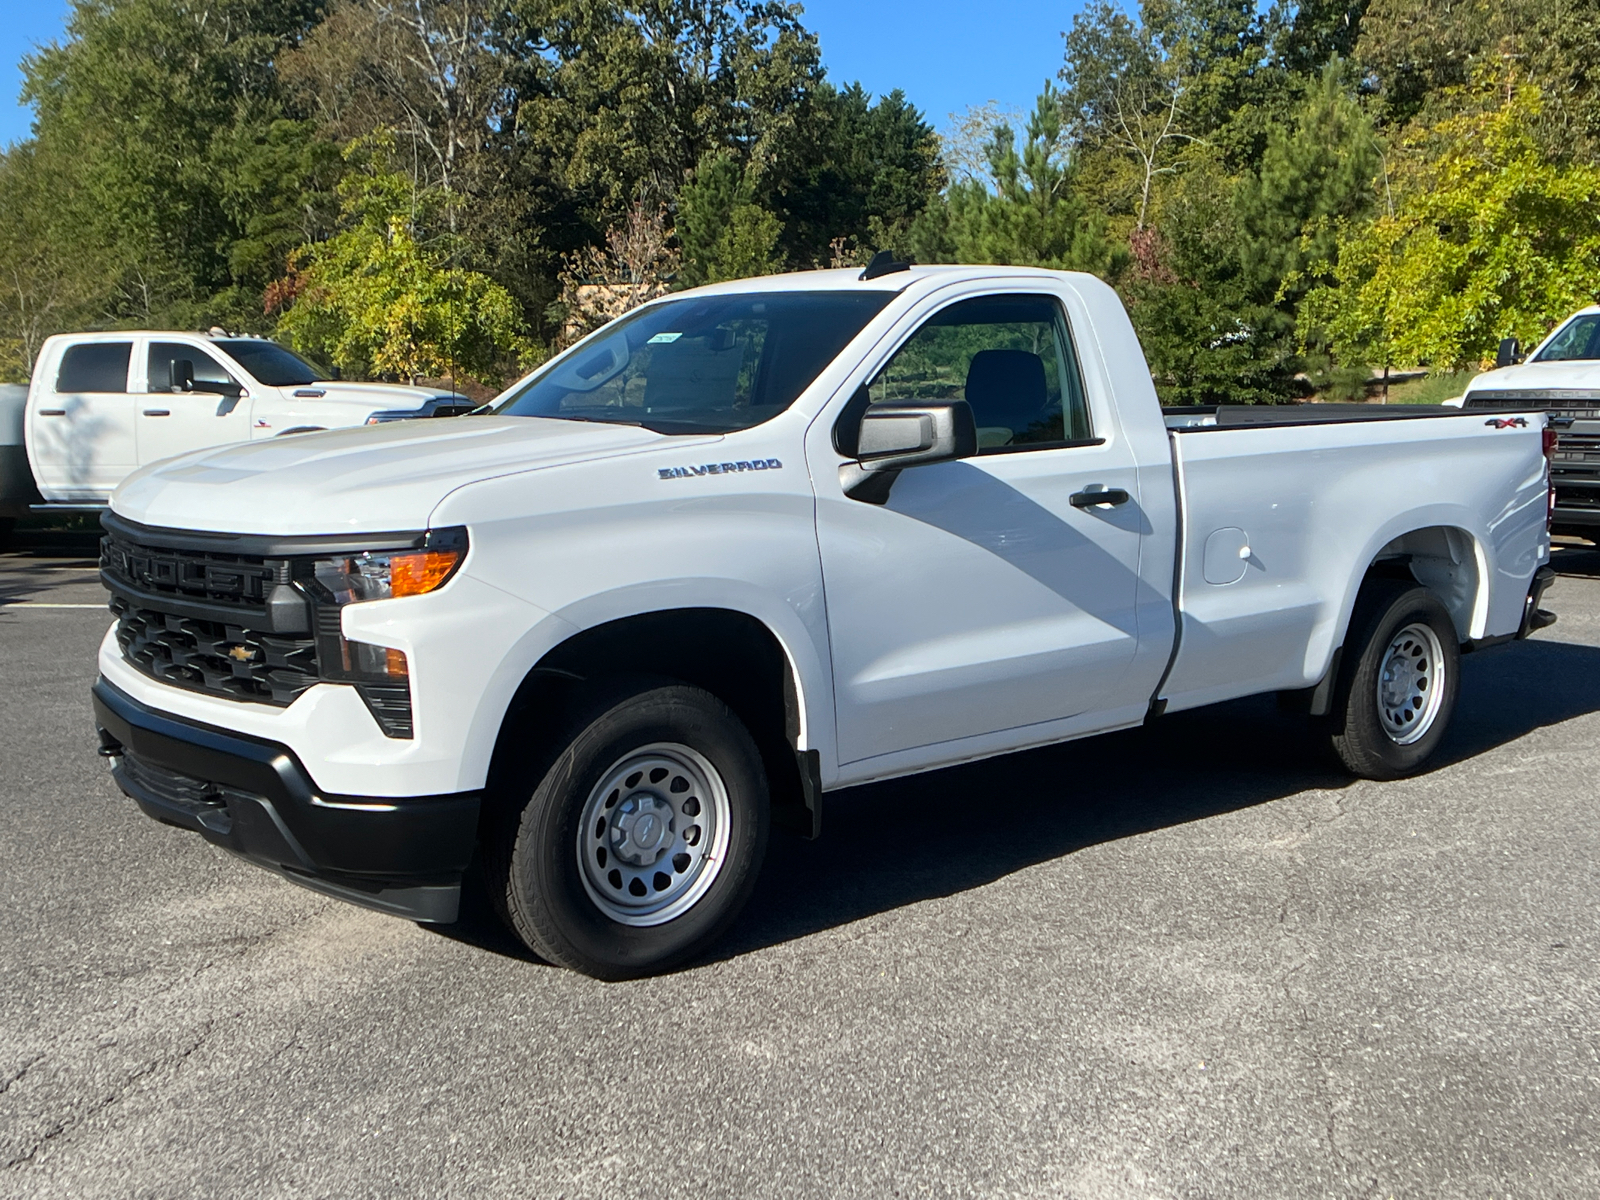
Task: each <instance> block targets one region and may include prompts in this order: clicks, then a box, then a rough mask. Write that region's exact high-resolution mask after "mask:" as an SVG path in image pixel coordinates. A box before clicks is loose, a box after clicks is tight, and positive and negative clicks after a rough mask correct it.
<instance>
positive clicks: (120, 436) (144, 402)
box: [25, 332, 473, 505]
mask: <svg viewBox="0 0 1600 1200" xmlns="http://www.w3.org/2000/svg"><path fill="white" fill-rule="evenodd" d="M323 374H325V372H322V371H319V370H317V369H316V368H315V367H313V366H312V365H311V364H310V363H308V362H306V360H305V359H303V358H301V357H300V356H299V355H297V354H295V353H294V352H293V351H291V350H288V349H286V348H285V347H283V346H280V345H278V344H277V343H275V342H271V341H268V340H266V339H265V338H254V337H228V336H213V335H207V334H196V333H179V332H127V333H124V332H116V333H90V334H73V335H58V336H56V337H52V338H50V339H48V340H47V341H46V342H45V344H44V345H43V346H42V347H41V348H40V351H39V359H38V362H37V364H36V365H35V368H34V372H33V381H32V384H31V385H30V387H29V391H28V404H27V414H26V425H25V436H26V444H27V451H28V462H29V466H30V469H31V471H32V473H33V477H34V481H35V483H36V484H37V487H38V490H39V493H40V494H41V495H42V496H43V498H44V500H45V501H46V502H48V503H54V504H67V505H101V504H104V503H105V502H106V501H107V499H108V498H109V497H110V495H111V492H112V490H113V489H115V488H116V486H117V485H118V484H119V483H121V482H122V480H123V479H124V478H126V477H127V476H128V475H129V474H131V473H132V472H133V471H135V470H137V469H138V468H139V467H141V466H144V465H146V464H148V463H153V462H158V461H160V460H161V459H165V458H172V457H174V456H175V455H179V454H187V453H190V452H191V451H195V450H205V449H209V448H211V447H214V446H222V445H227V444H229V443H233V442H248V441H253V440H256V439H259V438H270V437H277V436H279V435H281V434H285V433H303V432H309V431H313V430H321V429H337V428H344V427H347V426H352V425H366V424H378V423H382V422H386V421H392V420H400V419H404V418H410V417H425V416H454V415H458V414H460V413H464V412H468V411H470V410H471V408H472V407H473V403H472V401H470V400H469V399H467V398H466V397H465V396H460V395H457V394H455V393H453V392H450V391H448V390H446V391H440V390H437V389H433V388H420V387H411V386H406V385H396V384H381V383H347V382H343V381H339V380H325V379H322V378H320V377H321V376H322V375H323Z"/></svg>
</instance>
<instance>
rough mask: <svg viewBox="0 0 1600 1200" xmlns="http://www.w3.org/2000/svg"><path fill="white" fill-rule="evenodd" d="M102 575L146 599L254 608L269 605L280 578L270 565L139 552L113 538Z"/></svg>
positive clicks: (103, 548)
mask: <svg viewBox="0 0 1600 1200" xmlns="http://www.w3.org/2000/svg"><path fill="white" fill-rule="evenodd" d="M100 570H101V571H103V572H104V573H105V574H106V575H107V577H108V578H109V580H110V581H111V582H115V583H121V584H123V585H125V586H126V587H127V588H130V589H132V590H135V591H138V592H143V593H145V594H147V595H151V596H170V597H172V598H174V599H182V600H192V601H197V602H199V603H202V604H213V605H215V604H222V605H237V606H240V607H246V606H248V607H251V608H259V607H261V606H262V605H264V604H266V601H267V594H268V593H269V592H270V591H271V590H272V585H273V583H274V582H275V581H276V579H277V575H278V571H277V568H276V567H275V566H274V565H273V564H271V563H269V562H267V561H266V560H265V559H260V558H247V557H245V556H243V555H238V554H212V553H208V552H203V551H196V550H168V549H166V548H164V547H155V546H140V545H136V544H134V543H132V542H127V541H124V540H123V539H121V538H119V537H116V536H114V535H112V536H107V537H105V538H103V539H101V542H100Z"/></svg>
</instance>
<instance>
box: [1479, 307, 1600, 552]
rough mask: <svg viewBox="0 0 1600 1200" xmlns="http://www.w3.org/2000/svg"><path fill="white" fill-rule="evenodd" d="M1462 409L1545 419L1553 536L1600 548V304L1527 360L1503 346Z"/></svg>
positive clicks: (1509, 342) (1512, 344) (1513, 345)
mask: <svg viewBox="0 0 1600 1200" xmlns="http://www.w3.org/2000/svg"><path fill="white" fill-rule="evenodd" d="M1461 407H1462V408H1463V409H1464V410H1493V411H1523V412H1541V413H1545V414H1546V415H1547V417H1548V419H1549V421H1550V426H1551V428H1553V429H1554V430H1555V432H1556V439H1557V440H1556V446H1555V451H1554V454H1553V457H1552V462H1551V473H1552V477H1553V482H1554V485H1555V499H1554V505H1555V508H1554V512H1553V515H1552V518H1551V526H1550V528H1551V532H1553V533H1559V534H1566V535H1568V536H1573V537H1582V538H1587V539H1588V540H1589V541H1591V542H1600V305H1591V306H1589V307H1588V308H1582V309H1579V310H1578V311H1577V312H1575V313H1573V314H1572V316H1570V317H1568V318H1567V319H1566V320H1565V321H1563V322H1562V323H1561V324H1560V325H1558V326H1557V327H1556V328H1555V329H1554V330H1553V331H1551V333H1550V336H1549V337H1547V338H1545V339H1544V341H1542V342H1540V343H1539V344H1538V345H1537V346H1535V347H1534V348H1533V350H1532V351H1530V352H1529V353H1528V354H1527V355H1526V356H1525V357H1524V355H1523V353H1522V348H1521V347H1520V346H1518V345H1517V341H1516V339H1515V338H1507V339H1506V340H1505V341H1503V342H1501V343H1500V352H1499V354H1498V355H1497V356H1496V358H1495V369H1494V370H1492V371H1486V372H1484V373H1483V374H1482V375H1479V376H1478V377H1477V378H1475V379H1474V380H1473V381H1472V382H1471V383H1470V384H1468V385H1467V390H1466V394H1465V395H1464V396H1463V398H1462V403H1461Z"/></svg>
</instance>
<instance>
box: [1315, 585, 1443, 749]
mask: <svg viewBox="0 0 1600 1200" xmlns="http://www.w3.org/2000/svg"><path fill="white" fill-rule="evenodd" d="M1350 633H1351V637H1350V639H1349V640H1348V641H1347V643H1346V645H1347V646H1349V647H1351V648H1352V649H1354V648H1356V647H1359V648H1360V650H1359V654H1358V655H1357V656H1356V658H1355V659H1354V661H1353V663H1351V664H1350V665H1349V667H1348V672H1347V674H1346V678H1345V680H1344V681H1343V682H1344V687H1343V688H1341V693H1342V703H1341V704H1340V705H1338V706H1337V707H1336V708H1335V711H1334V712H1333V713H1332V717H1333V726H1334V729H1333V748H1334V751H1335V752H1336V753H1337V754H1338V756H1339V758H1340V759H1341V760H1342V761H1343V763H1344V765H1345V766H1346V767H1348V768H1349V769H1350V771H1351V772H1353V773H1354V774H1356V775H1359V776H1361V777H1363V778H1365V779H1398V778H1400V777H1401V776H1404V775H1410V774H1413V773H1415V772H1416V771H1419V770H1421V769H1422V766H1423V764H1424V763H1425V762H1426V761H1427V760H1428V758H1429V757H1430V756H1431V755H1432V754H1433V752H1434V750H1435V749H1437V748H1438V745H1439V743H1440V741H1442V740H1443V738H1444V734H1445V730H1446V728H1447V727H1448V726H1449V724H1450V716H1451V714H1452V713H1453V712H1454V711H1455V704H1456V692H1457V690H1458V689H1459V686H1460V667H1461V647H1460V642H1459V640H1458V639H1457V636H1456V628H1455V623H1454V622H1453V621H1452V620H1451V619H1450V613H1449V611H1448V610H1447V609H1446V608H1445V607H1444V605H1443V604H1442V603H1440V601H1439V598H1438V597H1437V596H1435V595H1434V594H1433V593H1432V592H1430V591H1428V590H1427V589H1426V588H1421V587H1417V586H1415V585H1414V584H1407V583H1405V582H1403V581H1400V580H1394V581H1385V582H1382V583H1379V584H1377V585H1376V586H1375V587H1373V589H1372V590H1371V591H1370V592H1367V593H1365V594H1363V596H1362V597H1361V600H1360V602H1358V604H1357V606H1356V612H1355V615H1354V617H1352V619H1351V622H1350Z"/></svg>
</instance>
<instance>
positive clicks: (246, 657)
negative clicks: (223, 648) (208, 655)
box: [228, 646, 256, 662]
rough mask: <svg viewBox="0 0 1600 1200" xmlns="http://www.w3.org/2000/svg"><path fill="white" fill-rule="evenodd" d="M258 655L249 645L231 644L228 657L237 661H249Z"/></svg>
mask: <svg viewBox="0 0 1600 1200" xmlns="http://www.w3.org/2000/svg"><path fill="white" fill-rule="evenodd" d="M255 656H256V652H255V651H254V650H252V649H250V647H249V646H229V647H228V657H229V658H231V659H233V660H234V661H235V662H249V661H250V660H251V659H252V658H254V657H255Z"/></svg>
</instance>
